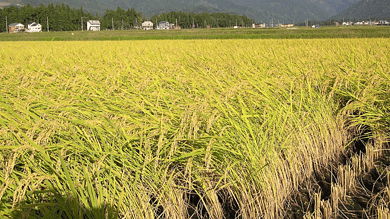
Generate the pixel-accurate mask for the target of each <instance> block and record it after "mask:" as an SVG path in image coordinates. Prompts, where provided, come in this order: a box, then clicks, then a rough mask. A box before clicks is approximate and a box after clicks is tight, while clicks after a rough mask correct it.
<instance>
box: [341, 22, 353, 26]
mask: <svg viewBox="0 0 390 219" xmlns="http://www.w3.org/2000/svg"><path fill="white" fill-rule="evenodd" d="M353 24H354V23H353V22H352V21H350V22H343V26H351V25H353Z"/></svg>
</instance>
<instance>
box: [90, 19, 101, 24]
mask: <svg viewBox="0 0 390 219" xmlns="http://www.w3.org/2000/svg"><path fill="white" fill-rule="evenodd" d="M88 23H90V24H91V25H100V21H98V20H89V21H88Z"/></svg>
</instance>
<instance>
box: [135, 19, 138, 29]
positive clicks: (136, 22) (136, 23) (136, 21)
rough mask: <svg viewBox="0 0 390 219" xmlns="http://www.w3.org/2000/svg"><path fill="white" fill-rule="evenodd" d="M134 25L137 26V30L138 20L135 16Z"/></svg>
mask: <svg viewBox="0 0 390 219" xmlns="http://www.w3.org/2000/svg"><path fill="white" fill-rule="evenodd" d="M135 26H136V27H137V30H138V20H137V18H135Z"/></svg>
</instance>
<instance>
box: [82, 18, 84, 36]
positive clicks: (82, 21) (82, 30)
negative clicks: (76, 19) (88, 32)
mask: <svg viewBox="0 0 390 219" xmlns="http://www.w3.org/2000/svg"><path fill="white" fill-rule="evenodd" d="M83 31H84V27H83V17H81V32H83Z"/></svg>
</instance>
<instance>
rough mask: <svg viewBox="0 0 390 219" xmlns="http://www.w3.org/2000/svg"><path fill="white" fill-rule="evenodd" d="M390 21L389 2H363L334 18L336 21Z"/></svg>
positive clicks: (382, 0)
mask: <svg viewBox="0 0 390 219" xmlns="http://www.w3.org/2000/svg"><path fill="white" fill-rule="evenodd" d="M369 18H371V19H389V18H390V1H389V0H361V1H359V2H357V3H355V4H353V5H351V6H350V7H349V8H347V9H345V10H343V11H341V12H340V13H338V14H337V15H335V16H333V17H332V19H335V20H342V19H348V20H362V19H369Z"/></svg>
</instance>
